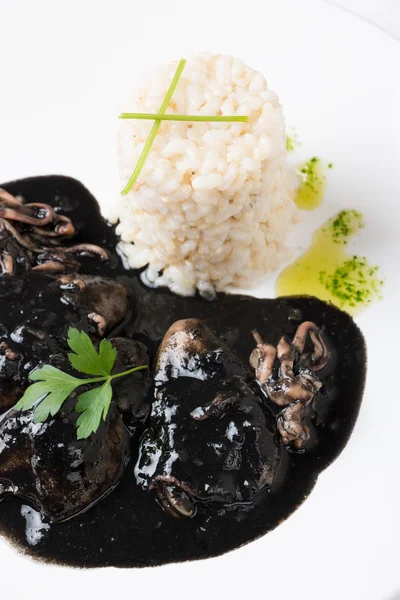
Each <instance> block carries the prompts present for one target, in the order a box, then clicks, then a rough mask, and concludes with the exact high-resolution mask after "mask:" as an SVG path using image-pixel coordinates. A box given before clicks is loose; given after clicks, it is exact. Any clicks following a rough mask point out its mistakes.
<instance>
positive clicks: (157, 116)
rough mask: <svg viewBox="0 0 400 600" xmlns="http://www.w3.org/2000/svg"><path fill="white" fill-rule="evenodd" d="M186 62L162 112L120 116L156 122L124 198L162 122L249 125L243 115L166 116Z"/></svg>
mask: <svg viewBox="0 0 400 600" xmlns="http://www.w3.org/2000/svg"><path fill="white" fill-rule="evenodd" d="M185 64H186V60H185V59H184V58H182V59H181V60H180V62H179V65H178V67H177V69H176V72H175V75H174V77H173V79H172V81H171V85H170V86H169V88H168V91H167V93H166V95H165V98H164V100H163V103H162V104H161V107H160V110H159V112H158V113H121V114H120V115H119V118H120V119H146V120H151V121H153V120H154V124H153V127H152V128H151V130H150V133H149V137H148V138H147V140H146V143H145V145H144V148H143V150H142V153H141V155H140V157H139V160H138V162H137V165H136V167H135V170H134V171H133V173H132V175H131V177H130V178H129V181H128V183H127V184H126V186H125V187H124V189H123V190H122V192H121V194H122V196H126V194H128V193H129V192H130V191H131V189H132V187H133V186H134V185H135V183H136V181H137V179H138V177H139V175H140V173H141V171H142V169H143V166H144V163H145V162H146V159H147V157H148V155H149V153H150V150H151V147H152V145H153V142H154V139H155V137H156V135H157V132H158V130H159V128H160V125H161V122H162V121H194V122H202V123H207V122H208V123H248V122H249V117H246V116H243V115H231V116H229V115H218V116H207V115H170V114H168V115H167V114H166V110H167V108H168V105H169V103H170V101H171V99H172V96H173V95H174V92H175V90H176V88H177V85H178V83H179V79H180V77H181V75H182V71H183V69H184V67H185Z"/></svg>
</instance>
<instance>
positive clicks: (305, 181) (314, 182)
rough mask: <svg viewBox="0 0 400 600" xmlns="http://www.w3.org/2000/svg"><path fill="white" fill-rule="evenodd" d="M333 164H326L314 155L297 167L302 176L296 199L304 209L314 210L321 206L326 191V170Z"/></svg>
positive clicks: (297, 172)
mask: <svg viewBox="0 0 400 600" xmlns="http://www.w3.org/2000/svg"><path fill="white" fill-rule="evenodd" d="M328 168H332V165H331V164H329V165H326V164H325V163H324V162H323V161H321V159H320V158H317V157H316V156H314V157H313V158H311V159H310V160H308V161H307V162H305V163H303V164H302V165H300V166H299V167H298V168H297V169H296V174H297V175H298V177H299V178H300V185H299V187H298V189H297V192H296V195H295V198H294V201H295V202H296V204H297V206H298V207H299V208H301V209H302V210H314V209H316V208H318V207H319V206H321V204H322V202H323V200H324V198H325V192H326V171H327V169H328Z"/></svg>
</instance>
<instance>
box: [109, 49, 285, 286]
mask: <svg viewBox="0 0 400 600" xmlns="http://www.w3.org/2000/svg"><path fill="white" fill-rule="evenodd" d="M176 67H177V63H173V64H169V65H167V66H165V67H161V68H159V69H157V70H154V71H153V72H152V73H151V74H150V75H149V76H148V78H147V79H146V80H145V81H144V82H143V84H142V85H141V86H140V87H139V88H138V89H137V90H136V91H135V92H134V94H133V96H132V98H131V99H130V100H129V101H128V103H127V104H126V105H125V106H124V110H125V111H126V112H151V113H156V112H158V111H159V109H160V106H161V104H162V101H163V99H164V96H165V94H166V92H167V89H168V87H169V85H170V83H171V80H172V78H173V76H174V73H175V70H176ZM167 112H169V113H176V114H178V113H179V114H195V115H197V114H199V115H248V116H249V117H250V123H249V124H246V123H197V122H196V123H186V122H185V123H177V122H163V123H162V125H161V127H160V129H159V132H158V134H157V136H156V139H155V142H154V144H153V146H152V151H151V153H150V155H149V156H148V158H147V160H146V163H145V165H144V168H143V171H142V173H141V175H140V177H139V179H138V181H137V182H136V184H135V186H134V188H133V189H132V190H131V191H130V192H129V194H128V195H127V196H125V197H122V196H121V197H120V198H119V200H118V203H117V206H116V207H115V211H114V214H113V215H112V216H111V218H112V220H113V221H114V222H117V221H119V224H118V226H117V233H118V234H119V236H120V238H121V243H120V245H119V246H120V248H119V249H120V252H121V253H122V254H123V255H124V256H125V258H126V262H127V264H128V265H129V266H130V267H132V268H140V267H144V266H147V269H146V271H145V280H147V282H148V283H149V284H151V285H155V286H168V287H169V288H170V289H171V290H172V291H174V292H175V293H178V294H181V295H192V294H194V293H195V291H196V289H198V290H199V291H200V293H202V294H204V295H210V294H211V293H212V292H213V291H214V290H215V289H217V290H223V289H225V288H226V287H227V286H229V285H234V286H238V287H251V286H253V285H254V284H255V283H258V282H259V280H260V279H261V278H262V277H264V276H265V275H266V273H268V272H269V271H271V270H274V269H277V268H278V267H279V266H280V264H281V263H282V260H283V259H284V258H285V256H286V250H285V239H286V237H287V234H288V232H289V230H290V228H291V226H292V224H293V222H294V221H295V220H296V215H297V213H296V208H295V205H294V203H293V200H292V197H293V193H292V188H291V183H290V177H289V172H288V167H287V165H286V138H285V122H284V118H283V114H282V108H281V106H280V104H279V101H278V97H277V95H276V94H275V92H273V91H271V90H269V89H268V86H267V82H266V80H265V78H264V77H263V75H261V74H260V73H258V72H257V71H254V70H253V69H251V68H250V67H248V66H246V65H245V64H244V63H243V62H242V61H241V60H237V59H234V58H232V57H230V56H221V55H216V56H211V55H199V56H194V57H193V58H191V59H189V60H188V62H187V64H186V67H185V69H184V71H183V74H182V76H181V79H180V81H179V84H178V87H177V89H176V91H175V93H174V95H173V98H172V100H171V102H170V104H169V109H168V111H167ZM152 124H153V123H152V122H151V121H141V120H132V121H131V120H123V121H122V120H121V124H120V131H119V136H118V154H119V167H120V175H121V187H124V186H125V184H126V182H127V181H128V179H129V177H130V176H131V174H132V172H133V170H134V168H135V165H136V163H137V161H138V159H139V156H140V153H141V151H142V149H143V146H144V143H145V142H146V139H147V137H148V134H149V131H150V129H151V126H152Z"/></svg>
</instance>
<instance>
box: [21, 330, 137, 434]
mask: <svg viewBox="0 0 400 600" xmlns="http://www.w3.org/2000/svg"><path fill="white" fill-rule="evenodd" d="M67 342H68V345H69V347H70V348H71V350H72V351H73V352H72V353H70V354H68V359H69V361H70V363H71V364H72V366H73V367H74V368H75V369H76V370H77V371H80V372H81V373H84V374H85V375H97V377H94V378H91V379H88V378H86V379H78V378H77V377H73V376H72V375H69V374H68V373H64V372H63V371H61V370H60V369H57V368H56V367H53V366H51V365H44V366H43V367H41V368H40V369H35V370H34V371H32V373H31V374H30V375H29V379H30V380H31V381H34V382H35V383H33V384H32V385H30V386H29V387H28V388H27V389H26V390H25V393H24V395H23V396H22V398H21V399H20V400H19V401H18V402H17V404H16V405H15V406H14V410H21V411H26V410H32V409H33V410H34V422H35V423H43V422H44V421H46V419H48V418H49V416H52V417H54V416H55V415H56V414H57V413H58V411H59V410H60V409H61V407H62V405H63V404H64V402H65V401H66V400H67V398H68V397H69V396H70V395H71V394H72V392H73V391H74V390H75V389H76V388H78V387H80V386H82V385H86V386H87V385H90V384H93V383H103V385H101V386H99V387H96V388H92V389H90V390H88V391H86V392H83V393H82V394H80V395H79V396H78V400H77V402H76V404H75V410H76V411H77V412H79V413H81V414H80V416H79V418H78V421H77V428H78V431H77V438H78V440H81V439H85V438H88V437H89V436H90V435H91V434H92V433H95V432H96V431H97V429H98V428H99V425H100V422H101V419H102V418H103V420H104V421H105V420H106V418H107V415H108V411H109V409H110V404H111V400H112V393H113V390H112V387H111V381H112V380H113V379H116V378H117V377H126V376H127V375H131V374H132V373H135V372H136V371H142V370H143V369H147V368H148V365H139V366H138V367H133V368H132V369H128V370H127V371H123V372H122V373H116V374H115V375H112V374H111V372H112V370H113V368H114V364H115V360H116V358H117V350H116V349H115V348H114V347H113V345H112V344H111V342H110V341H109V340H105V339H104V340H102V341H101V343H100V345H99V351H98V352H97V350H96V348H95V347H94V345H93V342H92V340H91V339H90V337H89V336H88V335H87V333H85V332H84V331H78V329H75V328H73V327H70V328H69V331H68V340H67Z"/></svg>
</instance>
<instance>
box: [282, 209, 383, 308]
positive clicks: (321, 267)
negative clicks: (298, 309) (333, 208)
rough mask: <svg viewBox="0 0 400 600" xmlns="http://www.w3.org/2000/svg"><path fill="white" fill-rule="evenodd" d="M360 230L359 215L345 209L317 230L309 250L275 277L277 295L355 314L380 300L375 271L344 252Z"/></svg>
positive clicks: (361, 218)
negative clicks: (304, 296)
mask: <svg viewBox="0 0 400 600" xmlns="http://www.w3.org/2000/svg"><path fill="white" fill-rule="evenodd" d="M363 227H364V220H363V217H362V215H361V213H359V212H357V211H355V210H345V211H342V212H340V213H338V214H337V215H336V216H334V217H332V218H331V219H329V220H328V221H327V222H326V223H325V224H324V225H323V226H322V227H321V228H320V229H318V230H317V231H316V232H315V233H314V235H313V239H312V244H311V246H310V248H309V249H308V250H307V251H306V252H305V253H304V254H303V255H302V256H300V257H299V258H298V259H297V260H295V261H294V262H293V263H292V264H291V265H289V266H288V267H286V269H284V270H283V271H282V272H281V274H280V275H279V277H278V280H277V284H276V294H277V296H290V295H302V294H307V295H310V296H316V297H317V298H320V299H321V300H325V301H327V302H332V303H333V304H335V305H336V306H338V307H339V308H341V309H342V310H345V311H346V312H348V313H350V314H351V315H355V314H357V313H359V312H361V311H362V310H364V309H365V308H366V307H367V306H368V305H369V304H370V303H371V302H372V301H373V300H375V299H377V298H380V297H381V289H382V285H383V281H382V278H381V277H380V275H379V269H378V267H376V266H371V265H370V264H369V263H368V261H367V259H366V258H363V257H359V256H354V255H351V254H349V253H348V252H347V248H346V246H347V243H348V240H349V239H350V238H351V237H352V236H354V235H355V234H357V233H358V232H359V230H360V229H361V228H363Z"/></svg>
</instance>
